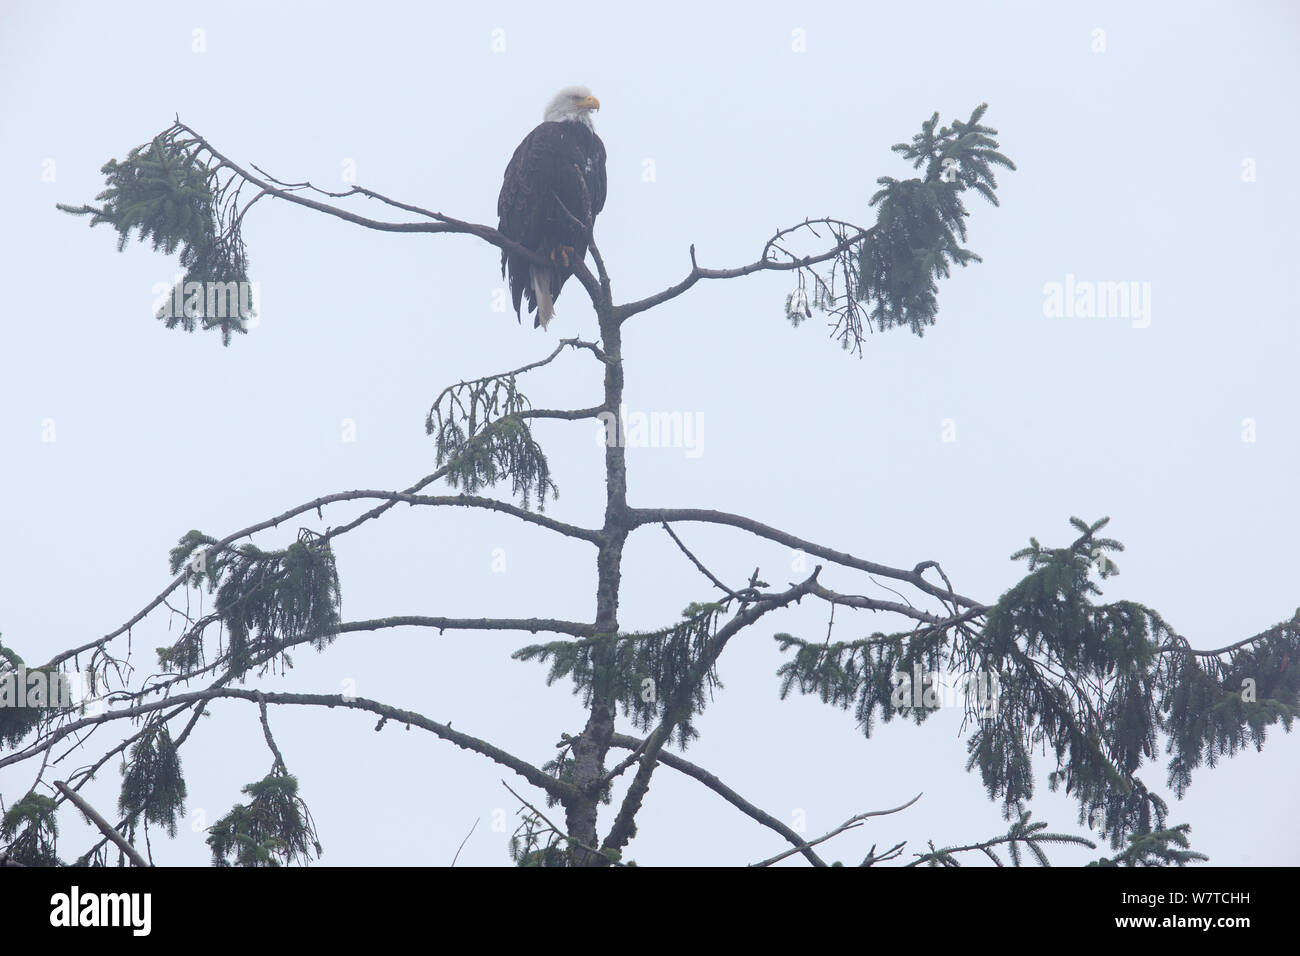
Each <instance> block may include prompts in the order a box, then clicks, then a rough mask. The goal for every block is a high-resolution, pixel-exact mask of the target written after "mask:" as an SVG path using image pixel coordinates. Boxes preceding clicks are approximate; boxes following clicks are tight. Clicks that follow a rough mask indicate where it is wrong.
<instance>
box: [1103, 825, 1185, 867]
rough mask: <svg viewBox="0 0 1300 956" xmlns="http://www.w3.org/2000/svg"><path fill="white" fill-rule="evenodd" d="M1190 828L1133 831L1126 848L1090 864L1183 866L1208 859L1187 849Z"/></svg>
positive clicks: (1178, 827) (1181, 826) (1177, 827)
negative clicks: (1146, 831) (1148, 831)
mask: <svg viewBox="0 0 1300 956" xmlns="http://www.w3.org/2000/svg"><path fill="white" fill-rule="evenodd" d="M1190 830H1191V827H1190V826H1189V825H1188V824H1186V823H1183V824H1180V825H1178V826H1176V827H1172V828H1170V829H1167V830H1153V831H1151V832H1150V833H1134V834H1131V835H1130V836H1129V838H1128V847H1127V848H1125V850H1124V852H1122V853H1119V854H1117V855H1115V856H1113V857H1109V858H1107V857H1102V858H1101V859H1099V860H1094V861H1093V862H1091V863H1089V864H1088V865H1089V866H1186V865H1187V864H1188V863H1194V862H1198V861H1204V860H1208V859H1209V857H1208V856H1206V855H1205V854H1204V853H1197V852H1196V851H1194V850H1189V849H1188V847H1189V846H1190V845H1191V844H1190V841H1189V840H1188V838H1187V834H1188V832H1189V831H1190Z"/></svg>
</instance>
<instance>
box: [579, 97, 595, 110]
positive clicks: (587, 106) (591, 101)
mask: <svg viewBox="0 0 1300 956" xmlns="http://www.w3.org/2000/svg"><path fill="white" fill-rule="evenodd" d="M578 106H579V107H581V108H582V109H584V110H598V109H600V100H598V99H596V97H594V96H588V97H587V98H586V99H585V100H582V101H581V102H579V103H578Z"/></svg>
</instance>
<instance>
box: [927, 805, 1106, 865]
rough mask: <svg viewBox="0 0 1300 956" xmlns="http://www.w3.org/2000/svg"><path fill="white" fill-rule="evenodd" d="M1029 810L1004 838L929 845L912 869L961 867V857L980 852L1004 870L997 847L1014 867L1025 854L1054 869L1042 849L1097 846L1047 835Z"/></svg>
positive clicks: (1070, 837) (1065, 836)
mask: <svg viewBox="0 0 1300 956" xmlns="http://www.w3.org/2000/svg"><path fill="white" fill-rule="evenodd" d="M1029 818H1030V813H1029V811H1028V810H1024V809H1021V810H1020V811H1019V813H1018V815H1017V817H1016V820H1015V821H1014V822H1013V823H1012V824H1011V828H1010V829H1008V830H1007V832H1006V835H1005V836H1001V837H996V838H994V839H992V840H985V841H984V842H983V843H975V844H972V845H970V846H948V847H942V848H936V847H935V845H934V844H933V843H931V844H930V852H929V853H918V854H917V855H916V859H915V860H913V861H912V862H911V863H910V864H909V866H921V865H925V866H946V867H953V866H961V861H960V860H959V859H958V854H959V853H968V852H971V851H974V850H978V851H980V852H981V853H983V854H984V855H985V856H986V857H988V858H989V859H990V860H992V861H993V864H994V865H995V866H1005V865H1006V864H1005V863H1003V862H1002V858H1001V857H1000V856H999V855H998V853H997V850H996V849H994V848H995V847H997V846H1001V845H1004V844H1005V846H1006V848H1007V852H1008V854H1009V855H1010V857H1011V865H1012V866H1017V867H1018V866H1023V865H1024V852H1025V851H1026V850H1028V851H1029V855H1030V856H1032V857H1033V858H1034V862H1036V863H1037V864H1038V865H1039V866H1051V863H1049V862H1048V859H1047V854H1046V853H1045V852H1044V850H1043V846H1044V845H1047V846H1051V845H1053V844H1057V845H1060V844H1065V845H1072V846H1086V847H1093V846H1095V844H1094V843H1093V842H1092V841H1091V840H1085V839H1084V838H1083V837H1078V836H1073V835H1071V834H1069V833H1044V832H1043V831H1044V830H1045V829H1046V827H1047V824H1046V823H1034V822H1033V821H1031V820H1030V819H1029Z"/></svg>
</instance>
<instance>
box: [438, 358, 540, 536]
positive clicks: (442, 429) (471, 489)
mask: <svg viewBox="0 0 1300 956" xmlns="http://www.w3.org/2000/svg"><path fill="white" fill-rule="evenodd" d="M529 407H530V404H529V402H528V399H527V398H526V397H525V396H524V394H523V392H521V391H519V389H518V388H517V387H516V384H515V376H514V375H513V374H510V375H500V376H489V377H487V378H480V379H476V380H474V381H472V382H461V383H460V384H458V385H453V386H451V387H450V388H447V389H445V390H444V391H443V392H442V394H441V395H439V396H438V398H437V400H436V401H435V402H434V404H433V407H432V408H430V409H429V414H428V416H427V417H426V418H425V424H424V427H425V431H426V432H427V433H428V434H430V435H434V436H436V437H435V449H436V454H437V464H438V466H439V467H441V466H443V465H447V469H448V470H447V483H448V484H449V485H451V487H453V488H464V489H465V493H466V494H471V495H472V494H476V493H478V492H479V491H480V490H482V489H483V488H487V487H491V486H493V485H495V484H497V482H499V481H501V480H503V479H505V478H509V479H510V480H511V483H512V492H513V493H514V494H515V495H516V496H518V497H519V499H520V502H521V504H522V505H523V507H525V508H528V507H530V506H531V503H532V501H533V499H534V498H536V499H537V507H538V510H540V511H545V510H546V495H547V492H549V493H550V495H551V498H552V499H554V498H556V497H558V495H559V489H558V488H557V487H556V485H555V482H554V481H552V480H551V468H550V465H549V463H548V462H547V460H546V455H545V454H544V453H543V452H542V448H541V446H540V445H539V444H537V442H536V441H534V440H533V434H532V430H531V429H530V428H529V427H528V421H527V419H525V418H522V417H520V413H521V412H523V411H525V410H526V409H528V408H529Z"/></svg>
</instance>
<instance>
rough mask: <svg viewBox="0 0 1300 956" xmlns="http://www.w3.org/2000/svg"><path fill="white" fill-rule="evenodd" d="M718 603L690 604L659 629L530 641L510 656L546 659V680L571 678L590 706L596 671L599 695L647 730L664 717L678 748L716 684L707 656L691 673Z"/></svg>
mask: <svg viewBox="0 0 1300 956" xmlns="http://www.w3.org/2000/svg"><path fill="white" fill-rule="evenodd" d="M722 609H723V606H722V605H721V604H692V605H691V606H690V607H688V608H687V609H686V610H685V611H684V612H683V615H682V617H683V620H682V621H680V622H679V623H677V624H673V625H672V626H670V627H667V628H664V629H663V630H660V631H652V632H649V633H635V634H619V635H615V636H612V637H604V638H591V639H581V640H573V641H551V642H549V643H546V644H532V645H529V646H528V647H522V648H520V649H519V650H517V651H515V652H514V654H513V655H511V656H512V657H514V658H515V659H516V660H522V661H532V660H535V661H540V662H547V661H549V662H550V665H551V667H550V670H549V671H548V673H547V675H546V683H547V684H548V685H550V684H553V683H555V681H557V680H559V679H561V678H564V677H569V678H571V679H572V680H573V692H574V693H575V694H578V693H581V694H582V695H583V706H590V704H591V697H592V692H593V690H595V681H596V679H597V675H602V676H603V677H604V679H605V681H606V684H605V686H603V687H602V688H601V691H602V696H604V697H606V698H607V699H611V700H614V701H616V702H617V704H619V705H620V706H621V707H622V709H623V714H624V715H625V716H627V717H629V718H630V719H631V721H632V723H633V724H634V725H635V726H636V727H638V728H639V729H641V730H643V731H645V730H649V729H650V728H651V727H653V726H654V725H655V724H656V723H658V722H659V721H660V720H662V719H665V718H668V719H669V722H670V724H671V732H672V734H673V735H674V736H675V737H676V740H677V744H678V746H680V747H682V748H683V749H684V748H685V747H686V745H687V744H688V743H689V742H690V741H691V740H693V739H694V738H696V737H698V736H699V732H698V731H697V730H696V729H695V726H694V724H693V723H692V721H691V718H692V717H693V716H694V715H696V714H699V713H701V712H703V710H704V708H705V706H706V704H707V702H708V699H711V698H712V693H713V689H714V688H715V687H721V686H722V683H721V681H719V680H718V676H717V673H716V672H715V671H714V669H713V666H712V663H711V662H708V663H707V665H706V666H704V667H703V671H702V676H701V677H700V679H698V680H695V679H694V675H695V674H696V673H699V672H700V668H701V665H703V664H705V662H704V654H705V652H706V650H708V645H709V641H710V638H711V637H712V636H713V634H714V632H715V631H716V629H717V621H718V617H719V615H720V614H721V613H722ZM602 655H604V657H605V658H608V660H605V659H602ZM677 700H680V701H681V702H682V703H681V705H680V706H679V707H678V709H677V710H676V712H675V713H673V714H671V715H670V714H668V713H667V708H668V707H669V706H670V705H671V704H672V702H674V701H677ZM669 740H670V741H671V740H672V736H670V737H669Z"/></svg>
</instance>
